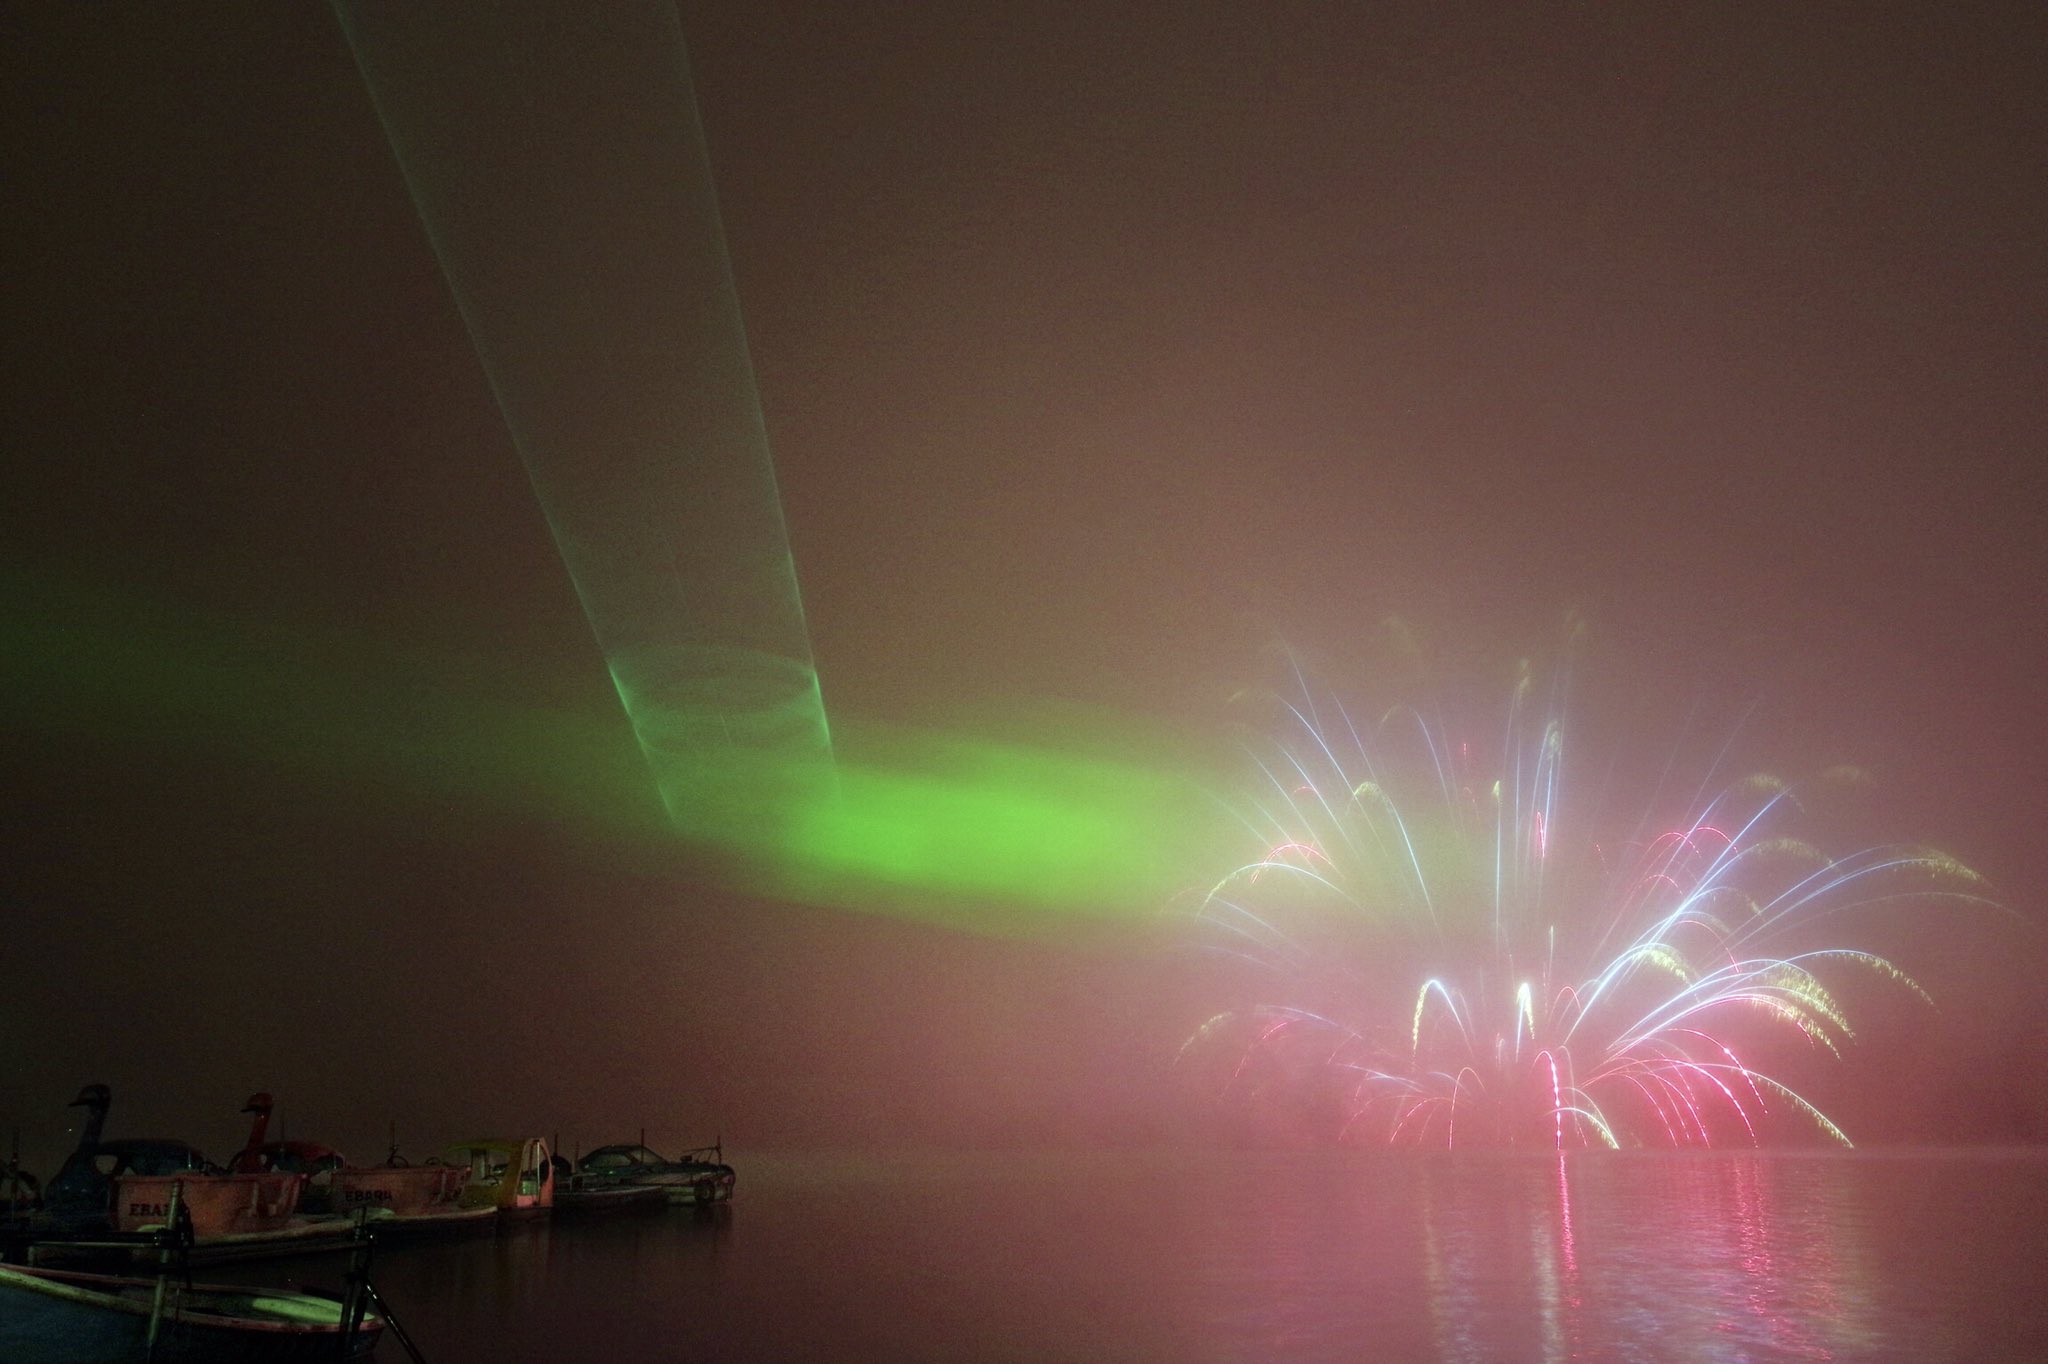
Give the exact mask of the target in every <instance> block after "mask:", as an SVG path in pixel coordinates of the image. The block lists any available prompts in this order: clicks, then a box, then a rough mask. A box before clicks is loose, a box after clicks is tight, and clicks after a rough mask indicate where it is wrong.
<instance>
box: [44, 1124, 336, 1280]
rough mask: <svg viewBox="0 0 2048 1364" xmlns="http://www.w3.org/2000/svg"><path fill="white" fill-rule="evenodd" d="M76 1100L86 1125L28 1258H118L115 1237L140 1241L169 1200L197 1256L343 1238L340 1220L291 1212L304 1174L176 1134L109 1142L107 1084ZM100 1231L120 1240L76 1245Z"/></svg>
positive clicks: (296, 1247)
mask: <svg viewBox="0 0 2048 1364" xmlns="http://www.w3.org/2000/svg"><path fill="white" fill-rule="evenodd" d="M72 1102H73V1104H74V1105H77V1106H83V1107H84V1108H85V1109H86V1110H87V1118H86V1122H85V1128H84V1131H83V1132H82V1133H81V1134H80V1137H79V1142H78V1146H77V1148H76V1149H75V1150H74V1151H72V1153H71V1155H70V1156H69V1157H68V1158H67V1159H66V1160H65V1162H64V1166H63V1168H62V1169H61V1170H59V1171H58V1172H57V1175H56V1177H55V1178H54V1179H52V1180H51V1181H50V1187H49V1189H48V1191H47V1193H46V1196H45V1200H44V1201H45V1208H44V1211H43V1213H42V1214H41V1216H40V1217H39V1219H38V1221H37V1223H36V1225H35V1228H34V1234H33V1237H32V1240H33V1244H32V1245H30V1246H29V1248H28V1251H27V1254H28V1256H29V1258H30V1259H31V1260H33V1261H34V1262H36V1263H38V1264H48V1263H50V1262H52V1261H55V1260H65V1261H76V1260H78V1259H81V1258H83V1259H87V1260H102V1259H107V1258H109V1257H110V1256H111V1257H113V1258H117V1259H118V1258H121V1257H120V1256H119V1255H118V1254H117V1253H116V1252H117V1250H118V1240H119V1238H127V1239H130V1240H136V1239H138V1238H140V1237H142V1236H145V1235H147V1234H148V1233H151V1232H154V1231H157V1230H159V1229H162V1228H164V1227H165V1226H166V1225H167V1223H168V1219H169V1218H170V1216H171V1211H172V1208H173V1206H174V1201H175V1202H181V1203H182V1204H183V1219H184V1221H185V1224H186V1225H185V1227H184V1228H183V1229H182V1230H181V1232H180V1234H181V1235H189V1239H190V1241H191V1246H190V1256H191V1258H192V1259H194V1260H221V1259H232V1258H242V1257H250V1256H258V1255H277V1254H287V1253H289V1254H298V1253H302V1252H306V1251H315V1250H326V1249H336V1248H339V1247H341V1246H343V1245H346V1244H347V1241H348V1236H349V1225H348V1223H347V1222H346V1221H345V1220H343V1219H340V1218H326V1219H319V1218H307V1217H300V1216H297V1212H298V1206H299V1197H300V1194H301V1192H302V1191H303V1189H304V1187H305V1182H306V1176H305V1175H303V1174H298V1173H292V1172H287V1171H282V1170H280V1171H271V1172H264V1173H248V1174H234V1173H230V1172H228V1171H224V1170H222V1169H221V1168H220V1167H219V1166H217V1165H214V1164H212V1163H211V1162H210V1161H208V1160H207V1159H206V1158H205V1157H204V1156H202V1155H200V1154H199V1152H198V1151H197V1150H195V1149H194V1148H192V1147H191V1146H188V1145H187V1144H185V1143H184V1142H181V1141H171V1140H166V1139H163V1138H157V1137H145V1138H126V1139H122V1140H118V1141H106V1140H103V1139H102V1137H101V1131H102V1128H103V1126H104V1124H105V1122H106V1116H107V1110H108V1109H109V1108H110V1107H111V1106H112V1095H111V1093H110V1091H109V1090H108V1089H107V1087H106V1086H105V1085H87V1086H86V1087H85V1088H84V1089H83V1090H81V1091H80V1092H79V1096H78V1098H77V1099H75V1100H73V1101H72ZM102 1235H111V1236H112V1237H115V1238H117V1240H116V1241H114V1242H106V1241H101V1242H98V1243H97V1244H94V1245H92V1246H91V1247H90V1248H89V1249H86V1248H81V1246H80V1244H79V1243H80V1242H81V1240H83V1241H88V1242H90V1241H92V1240H93V1238H97V1237H100V1236H102Z"/></svg>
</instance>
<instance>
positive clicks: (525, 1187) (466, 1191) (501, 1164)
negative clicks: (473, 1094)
mask: <svg viewBox="0 0 2048 1364" xmlns="http://www.w3.org/2000/svg"><path fill="white" fill-rule="evenodd" d="M442 1158H443V1159H444V1160H445V1161H446V1162H447V1163H448V1164H449V1165H452V1166H455V1167H456V1168H458V1169H461V1170H464V1171H466V1172H467V1178H466V1181H465V1183H464V1185H463V1189H462V1197H461V1203H462V1206H463V1207H465V1208H496V1209H497V1210H498V1216H500V1217H501V1218H520V1217H545V1216H546V1215H547V1214H548V1213H549V1212H551V1211H553V1209H554V1205H555V1166H554V1162H553V1160H551V1159H550V1158H549V1151H548V1144H547V1141H546V1139H545V1138H542V1137H479V1138H477V1139H476V1140H474V1141H464V1142H457V1143H456V1144H455V1145H453V1146H450V1147H449V1148H448V1149H447V1151H446V1152H444V1153H443V1157H442Z"/></svg>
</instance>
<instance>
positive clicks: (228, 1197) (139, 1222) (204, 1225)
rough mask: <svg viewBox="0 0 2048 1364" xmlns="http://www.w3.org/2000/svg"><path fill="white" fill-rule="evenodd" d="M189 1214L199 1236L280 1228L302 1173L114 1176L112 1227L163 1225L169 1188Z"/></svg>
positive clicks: (294, 1204) (292, 1207)
mask: <svg viewBox="0 0 2048 1364" xmlns="http://www.w3.org/2000/svg"><path fill="white" fill-rule="evenodd" d="M173 1185H178V1186H180V1187H181V1188H182V1193H181V1195H180V1197H181V1199H182V1201H183V1203H184V1205H185V1209H186V1211H188V1212H189V1213H190V1214H191V1215H192V1236H193V1239H195V1240H199V1241H205V1240H210V1239H213V1238H215V1237H220V1236H240V1235H246V1234H248V1233H250V1232H263V1231H281V1230H283V1229H284V1227H285V1226H286V1225H287V1224H288V1223H289V1222H290V1221H291V1219H292V1214H293V1213H294V1212H296V1211H298V1207H299V1192H300V1191H301V1190H302V1189H304V1188H305V1187H306V1177H305V1176H304V1175H294V1174H252V1175H202V1174H184V1175H123V1176H121V1178H119V1179H117V1180H115V1181H114V1230H116V1231H131V1232H132V1231H143V1230H146V1229H148V1228H150V1227H161V1226H163V1225H165V1224H166V1222H167V1221H168V1220H169V1218H170V1213H171V1187H172V1186H173Z"/></svg>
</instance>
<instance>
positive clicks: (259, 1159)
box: [228, 1093, 348, 1213]
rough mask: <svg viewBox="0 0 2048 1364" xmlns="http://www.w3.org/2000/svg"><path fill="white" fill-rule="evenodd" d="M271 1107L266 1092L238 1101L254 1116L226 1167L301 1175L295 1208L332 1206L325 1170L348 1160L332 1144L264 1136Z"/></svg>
mask: <svg viewBox="0 0 2048 1364" xmlns="http://www.w3.org/2000/svg"><path fill="white" fill-rule="evenodd" d="M274 1107H275V1105H274V1103H273V1102H272V1100H271V1097H270V1095H269V1094H267V1093H257V1094H251V1095H250V1096H249V1102H248V1103H246V1104H244V1105H242V1111H243V1112H244V1113H253V1114H255V1115H256V1116H255V1117H254V1119H252V1120H251V1121H250V1124H249V1139H248V1140H247V1141H246V1142H244V1143H243V1144H242V1149H241V1150H239V1151H237V1152H235V1154H234V1155H233V1156H232V1157H230V1158H229V1160H228V1170H229V1171H230V1172H231V1173H233V1174H238V1175H239V1174H272V1173H277V1174H295V1175H304V1176H305V1177H306V1182H305V1185H304V1186H303V1188H302V1189H301V1190H300V1192H299V1210H300V1211H301V1212H308V1213H321V1212H328V1211H331V1210H333V1208H332V1203H331V1201H330V1197H329V1194H330V1188H331V1179H330V1177H329V1172H331V1171H333V1170H335V1169H337V1168H339V1167H340V1166H343V1165H346V1164H348V1160H347V1159H346V1158H345V1157H344V1156H343V1155H342V1154H341V1152H339V1151H337V1150H335V1149H334V1148H333V1147H331V1146H325V1145H322V1144H321V1143H319V1142H317V1141H286V1140H283V1139H282V1138H280V1139H279V1140H277V1141H271V1140H268V1138H269V1135H270V1115H271V1112H272V1110H273V1108H274Z"/></svg>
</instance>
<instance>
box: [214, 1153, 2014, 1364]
mask: <svg viewBox="0 0 2048 1364" xmlns="http://www.w3.org/2000/svg"><path fill="white" fill-rule="evenodd" d="M729 1158H731V1159H732V1160H733V1161H734V1163H735V1165H736V1166H737V1168H738V1169H739V1172H740V1183H739V1192H738V1197H737V1200H736V1201H735V1203H734V1204H733V1206H732V1207H731V1208H730V1209H729V1210H728V1211H727V1213H726V1214H724V1215H720V1216H716V1217H700V1216H699V1215H698V1214H695V1213H693V1212H691V1211H688V1210H677V1211H675V1212H667V1213H659V1214H655V1215H652V1216H644V1215H643V1216H632V1217H626V1218H617V1219H607V1220H602V1221H577V1222H558V1223H556V1224H555V1225H553V1226H547V1225H535V1226H530V1227H527V1228H524V1229H519V1230H513V1231H507V1232H504V1233H502V1234H500V1235H498V1236H496V1237H494V1238H492V1237H486V1238H478V1239H474V1240H466V1241H458V1242H449V1243H440V1244H430V1245H414V1246H388V1247H380V1248H379V1250H378V1259H377V1263H376V1266H375V1277H376V1279H377V1282H378V1284H379V1287H380V1288H381V1289H382V1291H383V1293H384V1295H385V1296H386V1297H387V1298H388V1299H389V1300H390V1302H391V1303H392V1305H393V1307H394V1308H396V1309H397V1311H398V1312H399V1314H400V1316H401V1318H402V1320H404V1321H405V1323H406V1324H407V1326H408V1327H409V1328H410V1329H411V1331H412V1334H413V1335H414V1337H415V1339H416V1340H417V1341H418V1342H419V1344H420V1345H421V1346H422V1349H423V1352H424V1353H425V1355H426V1357H427V1359H428V1361H429V1364H470V1362H471V1361H491V1362H492V1364H519V1362H522V1361H564V1360H603V1361H611V1362H615V1364H635V1362H637V1361H642V1360H718V1361H748V1360H806V1361H852V1360H888V1361H940V1360H943V1361H995V1360H1020V1361H1022V1360H1030V1361H1058V1360H1104V1361H1152V1360H1157V1361H1272V1360H1345V1361H1357V1360H1368V1359H1387V1360H1401V1359H1418V1360H1430V1359H1445V1360H1485V1361H1494V1360H1566V1359H1571V1360H1579V1359H1584V1360H1658V1361H1665V1360H1671V1361H1680V1360H1714V1361H1722V1360H1745V1359H1748V1360H1828V1359H1840V1360H1902V1361H1905V1360H1910V1361H1932V1360H2025V1359H2034V1360H2041V1359H2048V1306H2044V1297H2048V1153H2041V1152H2005V1153H1995V1152H1953V1153H1925V1152H1918V1153H1911V1154H1906V1153H1872V1152H1841V1153H1830V1154H1813V1155H1804V1154H1797V1155H1795V1154H1783V1153H1777V1154H1754V1153H1741V1154H1721V1153H1698V1154H1686V1153H1678V1154H1673V1153H1640V1154H1638V1153H1621V1154H1617V1153H1603V1152H1590V1153H1580V1154H1573V1155H1569V1156H1566V1157H1564V1158H1562V1159H1560V1158H1559V1157H1557V1156H1555V1155H1547V1156H1546V1155H1540V1154H1537V1155H1523V1154H1509V1153H1500V1154H1467V1153H1459V1154H1457V1155H1456V1156H1450V1155H1446V1154H1441V1153H1435V1154H1418V1153H1381V1152H1373V1153H1252V1154H1225V1153H1187V1152H1172V1153H1164V1154H1162V1153H1157V1152H1090V1153H1085V1154H1079V1155H1072V1156H1056V1155H1050V1154H1044V1153H1032V1154H1025V1155H999V1154H980V1153H977V1154H972V1155H961V1154H946V1155H909V1154H904V1155H896V1156H886V1157H883V1156H858V1157H855V1156H830V1157H826V1156H816V1157H798V1156H789V1155H778V1156H775V1157H766V1156H756V1157H751V1158H750V1157H748V1156H746V1155H745V1154H739V1155H735V1156H732V1157H729ZM252 1272H256V1271H251V1270H244V1271H242V1273H241V1274H239V1275H238V1276H237V1277H249V1276H250V1275H251V1274H252ZM323 1275H324V1276H325V1277H326V1278H327V1279H328V1280H329V1281H331V1279H332V1273H331V1266H328V1267H316V1266H314V1265H312V1264H308V1265H307V1271H306V1273H305V1280H306V1281H307V1282H311V1283H315V1284H318V1283H320V1282H322V1280H323ZM270 1276H271V1277H273V1278H275V1277H280V1275H279V1272H278V1269H277V1267H272V1269H271V1271H270ZM378 1357H379V1358H380V1359H384V1360H402V1359H403V1358H404V1354H403V1352H402V1351H401V1350H400V1349H398V1348H397V1346H396V1343H395V1342H391V1341H387V1342H386V1343H385V1344H384V1345H383V1346H382V1347H381V1348H380V1349H379V1351H378Z"/></svg>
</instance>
